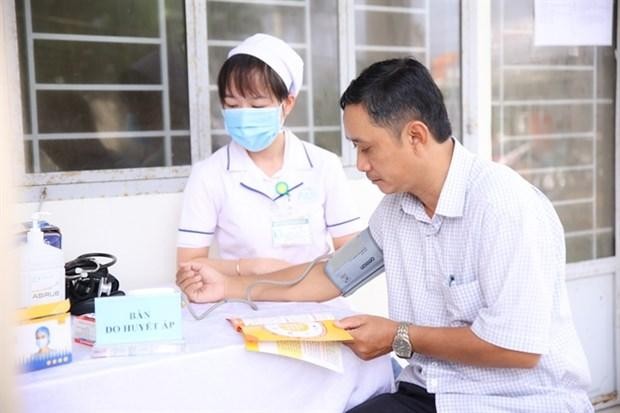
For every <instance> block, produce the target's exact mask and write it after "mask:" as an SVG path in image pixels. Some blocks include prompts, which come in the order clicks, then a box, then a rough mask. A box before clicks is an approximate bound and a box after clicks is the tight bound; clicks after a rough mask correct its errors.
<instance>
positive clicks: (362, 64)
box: [355, 50, 426, 75]
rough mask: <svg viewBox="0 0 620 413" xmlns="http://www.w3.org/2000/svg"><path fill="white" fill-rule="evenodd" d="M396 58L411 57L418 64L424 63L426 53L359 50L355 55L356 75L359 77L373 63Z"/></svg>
mask: <svg viewBox="0 0 620 413" xmlns="http://www.w3.org/2000/svg"><path fill="white" fill-rule="evenodd" d="M398 57H413V58H414V59H416V60H419V61H420V62H424V61H425V59H426V53H409V52H378V51H375V50H372V51H371V50H359V51H358V52H357V53H355V67H357V74H358V75H359V74H360V73H361V72H362V70H364V69H365V68H367V67H368V66H370V65H371V64H373V63H375V62H379V61H381V60H386V59H394V58H398Z"/></svg>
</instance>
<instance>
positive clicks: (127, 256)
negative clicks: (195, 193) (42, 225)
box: [18, 179, 387, 314]
mask: <svg viewBox="0 0 620 413" xmlns="http://www.w3.org/2000/svg"><path fill="white" fill-rule="evenodd" d="M350 183H351V188H352V191H353V194H354V196H355V197H356V199H357V201H358V202H357V205H358V208H359V212H360V214H361V216H362V219H364V220H365V221H367V220H368V218H369V217H370V214H371V213H372V211H373V210H374V208H375V207H376V205H377V204H378V202H379V200H380V199H381V197H382V194H381V192H380V191H379V190H378V189H377V188H376V187H375V186H374V185H372V184H371V183H369V182H368V181H367V180H366V179H352V180H350ZM180 206H181V194H180V193H173V194H153V195H136V196H122V197H109V198H90V199H74V200H67V201H47V202H45V203H44V204H43V206H42V210H43V211H48V212H50V213H51V215H50V216H49V217H46V219H47V220H48V221H49V222H51V223H53V224H55V225H57V226H58V227H59V228H60V230H61V232H62V244H63V252H64V255H65V261H68V260H70V259H73V258H75V257H77V256H78V255H80V254H84V253H87V252H106V253H111V254H113V255H115V256H116V257H117V258H118V262H117V264H115V265H114V266H113V267H111V268H110V272H111V273H112V274H113V275H114V276H116V277H117V278H119V279H120V282H121V288H122V289H126V290H127V289H134V288H145V287H152V286H157V285H162V284H166V283H172V282H174V273H175V260H176V256H175V253H176V230H177V222H178V216H179V210H180ZM37 208H38V203H24V204H20V205H19V209H18V212H19V215H18V216H19V218H20V219H21V220H22V221H26V220H28V219H29V216H30V214H31V213H32V212H33V211H36V210H37ZM384 278H385V277H384V276H380V277H379V278H378V279H377V280H374V281H372V282H371V283H370V284H369V285H368V286H366V287H364V288H362V289H360V290H359V291H358V292H357V293H356V294H355V295H354V296H353V297H351V298H349V300H350V301H351V303H352V306H353V307H354V308H355V309H358V310H359V311H364V312H368V313H372V314H387V304H386V293H385V288H384V285H385V280H384Z"/></svg>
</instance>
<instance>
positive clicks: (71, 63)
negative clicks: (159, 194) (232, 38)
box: [15, 0, 191, 173]
mask: <svg viewBox="0 0 620 413" xmlns="http://www.w3.org/2000/svg"><path fill="white" fill-rule="evenodd" d="M15 3H16V12H17V13H16V14H17V29H18V41H19V48H20V72H21V79H22V93H23V94H22V96H23V99H22V105H23V106H22V113H24V116H25V120H24V131H25V134H26V135H27V136H26V142H27V143H26V145H25V150H26V162H27V165H26V168H27V169H28V172H35V173H38V172H52V171H75V170H81V169H84V170H94V169H115V168H134V167H149V166H170V165H173V164H175V165H179V164H181V163H180V162H185V163H186V164H189V163H190V157H189V153H190V152H191V151H190V150H189V149H187V148H181V149H178V151H177V153H175V152H174V146H175V144H174V143H173V142H172V140H173V135H178V136H187V135H188V134H189V130H188V129H189V105H188V91H187V89H188V87H187V86H188V85H187V56H186V55H187V53H186V41H185V37H186V36H185V10H184V3H183V2H182V1H178V0H174V1H173V0H167V1H164V2H157V1H153V0H109V1H105V2H102V1H94V0H65V1H63V2H57V1H52V0H37V1H33V0H16V2H15ZM162 6H163V7H162ZM28 11H30V14H29V13H28ZM161 15H163V16H165V27H163V26H162V27H160V18H159V16H161ZM28 19H31V23H32V28H33V31H34V34H36V38H34V37H33V36H31V37H29V35H28V33H27V32H26V27H27V20H28ZM58 34H62V35H63V36H62V37H60V36H58ZM84 35H88V37H84ZM136 37H139V38H140V39H135V38H136ZM145 38H146V39H145ZM30 48H31V50H30ZM162 52H163V53H165V56H163V59H162ZM30 53H31V54H32V56H34V59H33V60H32V61H28V56H29V54H30ZM162 62H163V63H164V65H162ZM162 66H163V67H162ZM31 73H34V76H31ZM32 91H34V93H32ZM31 105H32V106H33V107H34V109H35V110H34V111H32V112H34V113H32V112H31V111H30V108H31ZM35 120H36V122H35ZM106 132H114V134H113V135H110V136H106V135H105V133H106ZM175 132H177V133H175ZM178 132H181V134H179V133H178ZM102 133H103V134H102ZM50 134H53V135H50ZM153 136H155V137H153ZM178 142H179V143H180V142H183V140H182V139H181V138H179V140H178ZM63 146H64V152H65V154H63V150H62V148H63ZM155 146H157V148H159V149H157V150H155ZM110 148H126V150H125V151H117V152H115V151H114V150H111V149H110ZM162 148H167V150H162ZM171 149H172V150H171ZM148 151H150V152H151V153H150V154H147V153H146V152H148ZM143 152H144V153H143ZM36 154H38V156H37V157H36V158H34V157H33V156H35V155H36ZM92 154H97V156H96V158H95V157H94V156H92ZM164 154H165V155H164ZM80 157H81V158H82V159H79V158H80ZM173 157H174V160H173Z"/></svg>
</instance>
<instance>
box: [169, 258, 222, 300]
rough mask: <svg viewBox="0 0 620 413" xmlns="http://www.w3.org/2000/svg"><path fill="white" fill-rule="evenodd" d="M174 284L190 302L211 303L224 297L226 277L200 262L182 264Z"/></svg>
mask: <svg viewBox="0 0 620 413" xmlns="http://www.w3.org/2000/svg"><path fill="white" fill-rule="evenodd" d="M176 278H177V279H176V283H177V285H178V286H179V288H181V291H183V293H185V295H186V296H187V298H189V300H190V301H192V302H195V303H212V302H216V301H220V300H222V299H224V298H226V297H225V292H226V278H228V277H226V276H224V275H222V274H220V273H219V272H217V271H216V270H214V269H213V268H211V267H210V266H208V265H207V264H204V263H201V262H189V263H183V264H181V265H180V266H179V270H178V271H177V277H176Z"/></svg>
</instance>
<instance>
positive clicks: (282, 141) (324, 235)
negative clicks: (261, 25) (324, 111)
mask: <svg viewBox="0 0 620 413" xmlns="http://www.w3.org/2000/svg"><path fill="white" fill-rule="evenodd" d="M302 77H303V61H302V59H301V57H300V56H299V55H298V54H297V53H296V52H295V51H294V50H293V49H292V48H291V47H290V46H289V45H287V44H286V43H285V42H283V41H282V40H280V39H278V38H276V37H273V36H269V35H266V34H262V33H259V34H255V35H253V36H251V37H249V38H247V39H246V40H244V41H243V42H242V43H241V44H240V45H239V46H237V47H235V48H234V49H232V50H231V51H230V52H229V53H228V59H227V60H226V61H225V63H224V65H223V66H222V68H221V69H220V73H219V75H218V92H219V98H220V103H221V105H222V114H223V117H224V126H225V128H226V131H227V133H228V134H229V135H230V137H231V142H230V143H229V144H228V145H226V146H224V147H222V148H220V149H219V150H218V151H216V152H215V153H214V154H212V155H211V156H210V157H209V158H207V159H206V160H203V161H201V162H199V163H197V164H196V165H194V167H193V168H192V173H191V176H190V177H189V180H188V182H187V186H186V188H185V193H184V201H183V207H182V212H181V219H180V225H179V228H178V240H177V247H178V249H177V263H178V264H181V263H183V262H188V261H191V260H196V259H200V260H206V261H207V262H208V263H209V264H210V265H211V266H212V267H214V268H215V269H217V270H218V271H220V272H222V273H224V274H228V275H256V274H262V273H266V272H270V271H275V270H277V269H280V268H283V267H287V266H289V265H291V264H297V263H302V262H308V261H310V260H312V259H314V258H315V257H317V256H319V255H322V254H324V253H325V252H326V251H328V250H329V248H330V244H331V245H333V247H334V248H336V249H337V248H339V247H340V246H342V245H343V244H344V243H345V242H346V241H348V240H349V239H350V238H352V237H353V236H354V235H355V234H356V233H357V232H358V231H360V230H361V229H362V225H363V223H362V222H361V220H360V219H359V216H358V215H357V212H356V211H355V208H354V203H353V199H352V197H351V195H350V192H349V189H348V185H347V181H346V177H345V175H344V171H343V169H342V165H341V164H340V160H339V159H338V157H337V156H336V155H334V154H333V153H331V152H328V151H326V150H324V149H321V148H319V147H317V146H315V145H312V144H310V143H307V142H303V141H301V140H300V139H299V138H297V137H296V136H295V135H294V134H293V133H292V132H290V131H289V130H287V129H285V128H284V127H283V124H284V121H285V119H286V118H287V116H288V115H289V114H290V113H291V110H292V109H293V107H294V106H295V100H296V97H297V95H298V93H299V89H300V88H301V84H302ZM334 107H335V106H334ZM215 245H217V250H218V252H219V254H218V255H219V257H220V258H219V259H214V258H209V257H208V256H209V249H210V248H212V246H215ZM214 248H215V247H214Z"/></svg>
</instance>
